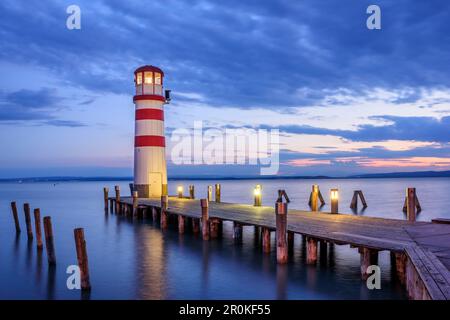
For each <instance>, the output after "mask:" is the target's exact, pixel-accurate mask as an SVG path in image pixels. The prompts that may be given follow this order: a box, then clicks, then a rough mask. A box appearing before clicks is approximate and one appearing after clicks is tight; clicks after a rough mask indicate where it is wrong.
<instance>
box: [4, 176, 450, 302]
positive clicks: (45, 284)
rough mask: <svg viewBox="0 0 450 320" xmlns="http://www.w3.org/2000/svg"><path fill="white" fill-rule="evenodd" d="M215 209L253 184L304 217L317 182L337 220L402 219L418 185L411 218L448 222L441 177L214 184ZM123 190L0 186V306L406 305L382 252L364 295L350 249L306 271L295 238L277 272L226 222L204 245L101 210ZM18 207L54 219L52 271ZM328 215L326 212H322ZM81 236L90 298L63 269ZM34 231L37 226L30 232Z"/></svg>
mask: <svg viewBox="0 0 450 320" xmlns="http://www.w3.org/2000/svg"><path fill="white" fill-rule="evenodd" d="M215 182H217V181H169V191H170V194H175V190H176V187H177V186H178V185H184V186H185V189H186V190H187V186H188V185H189V184H194V185H195V186H196V197H197V198H200V197H204V195H205V194H206V188H207V185H211V184H214V183H215ZM220 183H221V185H222V201H224V202H241V203H252V201H253V200H252V197H253V195H252V190H253V187H254V185H255V184H257V183H261V184H262V185H263V204H264V205H272V204H273V203H274V201H275V198H276V193H277V192H276V191H277V190H278V189H280V188H282V189H285V190H286V192H287V193H288V195H289V197H290V198H291V203H290V204H289V207H290V208H298V209H307V208H308V206H307V201H308V197H309V192H310V190H311V185H312V184H313V183H317V184H319V186H320V188H321V191H322V193H323V195H324V198H325V200H326V201H327V202H328V199H329V189H331V188H334V187H337V188H339V190H340V203H339V209H340V212H343V213H349V214H358V215H367V216H380V217H386V218H398V219H403V218H404V214H403V212H402V210H401V209H402V206H403V201H404V193H405V188H407V187H416V188H417V194H418V197H419V200H420V202H421V205H422V207H423V211H422V212H421V213H420V215H419V217H418V219H419V220H422V221H429V220H431V219H432V218H435V217H446V218H450V212H449V211H448V210H447V208H448V201H449V193H448V190H450V179H448V178H442V179H441V178H432V179H429V178H421V179H358V180H338V179H336V180H263V181H256V180H255V181H253V180H243V181H220ZM116 184H118V185H120V186H121V190H123V191H122V192H123V193H124V194H125V195H128V194H129V191H128V190H129V188H128V183H127V182H123V181H121V182H61V183H56V184H54V183H22V184H19V183H0V213H1V214H0V299H80V298H91V299H405V298H406V296H405V293H404V290H403V288H402V287H401V286H400V285H399V283H398V281H396V280H393V281H391V280H392V279H393V276H392V271H391V269H390V263H389V253H387V252H382V253H380V261H379V262H380V267H381V270H382V284H381V285H382V289H381V290H368V289H367V288H366V285H365V282H363V281H361V279H360V271H359V254H358V252H357V249H351V248H349V247H348V246H333V247H331V248H330V250H329V252H328V255H327V256H326V257H322V258H321V260H320V261H319V263H318V264H317V266H307V265H306V264H305V252H304V247H302V245H301V238H300V237H298V238H297V237H296V239H295V248H294V255H293V256H292V257H291V258H290V262H289V263H288V265H286V266H277V264H276V261H275V248H274V241H272V252H271V254H270V255H264V254H262V253H261V249H260V248H259V247H256V246H255V242H254V241H255V240H254V231H253V228H251V227H245V228H244V239H243V243H242V244H239V245H236V244H234V242H233V239H232V232H231V231H232V230H231V225H230V224H226V223H225V224H224V235H223V238H221V239H218V240H212V241H209V242H203V241H202V240H201V239H199V238H196V237H195V236H194V235H192V234H191V233H186V234H185V235H182V236H179V235H178V233H177V231H176V229H175V228H174V227H171V228H169V230H167V231H166V232H161V230H160V229H159V227H158V226H157V225H156V224H155V225H154V224H153V223H152V222H151V221H134V222H133V221H130V220H128V219H126V218H124V217H118V216H116V215H112V214H107V215H105V213H104V211H103V191H102V188H103V187H104V186H108V187H109V188H110V190H114V185H116ZM359 189H361V190H363V192H364V195H365V197H366V199H367V202H368V205H369V207H368V208H367V209H366V210H364V211H359V212H356V213H352V212H351V210H350V209H349V208H348V206H349V204H350V200H351V197H352V195H353V190H359ZM11 201H17V204H18V208H19V217H20V222H21V226H22V233H21V234H20V235H19V236H18V237H16V235H15V230H14V223H13V220H12V215H11V209H10V202H11ZM23 202H29V203H30V205H31V208H32V209H33V208H37V207H39V208H40V209H41V216H46V215H50V216H51V217H52V222H53V229H54V234H55V246H56V257H57V265H56V267H55V268H49V267H48V265H47V257H46V253H45V251H44V253H42V254H38V252H37V250H36V244H35V241H34V242H28V240H27V236H26V232H25V222H24V216H23V210H22V205H23ZM322 209H323V210H325V211H326V210H328V209H329V208H328V206H325V207H323V208H322ZM76 227H83V228H85V236H86V241H87V250H88V256H89V267H90V274H91V284H92V292H91V293H90V295H89V296H87V295H83V296H82V295H81V293H80V292H79V291H77V290H68V289H67V286H66V280H67V277H68V275H67V274H66V268H67V266H69V265H72V264H76V253H75V244H74V239H73V229H74V228H76ZM33 229H34V228H33Z"/></svg>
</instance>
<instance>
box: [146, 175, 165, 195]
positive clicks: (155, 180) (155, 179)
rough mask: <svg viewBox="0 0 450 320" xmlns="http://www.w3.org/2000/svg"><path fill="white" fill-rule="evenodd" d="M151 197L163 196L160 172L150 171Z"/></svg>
mask: <svg viewBox="0 0 450 320" xmlns="http://www.w3.org/2000/svg"><path fill="white" fill-rule="evenodd" d="M149 180H150V183H149V184H150V187H149V189H150V190H149V196H150V197H161V195H162V177H161V173H160V172H150V177H149Z"/></svg>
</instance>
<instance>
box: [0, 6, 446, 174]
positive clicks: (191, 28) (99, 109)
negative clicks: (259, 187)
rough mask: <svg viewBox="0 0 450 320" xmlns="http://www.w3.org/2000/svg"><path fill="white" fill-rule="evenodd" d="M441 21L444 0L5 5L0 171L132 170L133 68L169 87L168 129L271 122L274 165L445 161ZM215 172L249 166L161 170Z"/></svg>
mask: <svg viewBox="0 0 450 320" xmlns="http://www.w3.org/2000/svg"><path fill="white" fill-rule="evenodd" d="M71 4H76V5H78V6H79V7H80V8H81V30H68V29H67V28H66V19H67V17H68V14H67V13H66V8H67V6H69V5H71ZM370 4H377V5H379V6H380V8H381V12H382V13H381V14H382V29H381V30H368V29H367V28H366V19H367V17H368V15H367V14H366V9H367V7H368V6H369V5H370ZM449 21H450V2H449V1H448V0H429V1H412V0H395V1H393V0H390V1H385V0H371V1H366V0H321V1H317V0H295V1H294V0H278V1H260V0H227V1H212V0H209V1H193V0H190V1H187V0H184V1H181V0H164V1H163V0H161V1H158V0H153V1H142V0H140V1H132V0H128V1H121V0H108V1H106V0H104V1H101V0H91V1H78V0H75V1H73V0H72V1H52V0H44V1H25V0H2V1H1V2H0V74H1V77H0V135H1V140H0V150H1V156H0V177H2V178H5V177H23V176H47V175H84V176H93V175H96V176H99V175H127V176H129V175H131V173H132V165H133V141H134V140H133V138H134V107H133V102H132V97H133V71H134V69H135V68H136V67H138V66H140V65H144V64H152V65H156V66H159V67H161V68H162V69H163V70H164V71H165V73H166V77H165V85H166V88H170V89H171V90H172V92H173V101H172V103H171V104H169V105H167V106H166V107H165V113H166V129H167V134H168V135H169V134H170V133H171V132H172V131H173V130H176V129H178V128H191V127H192V126H193V124H194V121H195V120H197V121H198V120H202V121H203V124H204V126H207V127H210V128H216V129H221V128H230V127H246V128H254V129H279V130H280V134H281V137H280V148H281V153H280V163H281V166H280V171H279V173H280V174H286V175H291V174H299V175H316V174H330V175H341V176H342V175H348V174H356V173H358V174H359V173H373V172H392V171H417V170H450V129H449V128H450V23H449ZM218 170H220V172H221V174H227V175H246V174H258V172H259V169H258V167H257V166H251V165H239V166H238V165H228V166H220V167H218V166H214V165H212V166H193V165H174V164H171V163H169V176H177V175H194V174H195V175H198V174H213V173H217V172H218Z"/></svg>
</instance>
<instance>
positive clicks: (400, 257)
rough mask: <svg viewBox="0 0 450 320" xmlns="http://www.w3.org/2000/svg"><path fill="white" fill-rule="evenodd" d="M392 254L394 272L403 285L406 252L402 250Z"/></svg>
mask: <svg viewBox="0 0 450 320" xmlns="http://www.w3.org/2000/svg"><path fill="white" fill-rule="evenodd" d="M391 254H392V255H393V262H394V266H391V267H394V268H395V271H396V274H397V278H398V280H399V281H400V283H401V284H403V285H405V284H406V263H407V260H408V258H407V257H406V254H404V253H403V252H401V253H400V252H395V253H392V252H391Z"/></svg>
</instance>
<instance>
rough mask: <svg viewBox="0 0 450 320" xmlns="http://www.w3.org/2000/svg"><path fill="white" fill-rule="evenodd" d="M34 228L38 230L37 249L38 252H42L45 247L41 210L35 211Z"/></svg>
mask: <svg viewBox="0 0 450 320" xmlns="http://www.w3.org/2000/svg"><path fill="white" fill-rule="evenodd" d="M33 213H34V227H35V229H36V247H37V249H38V251H41V250H42V248H43V247H44V244H43V243H42V228H41V210H39V208H36V209H34V212H33Z"/></svg>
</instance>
